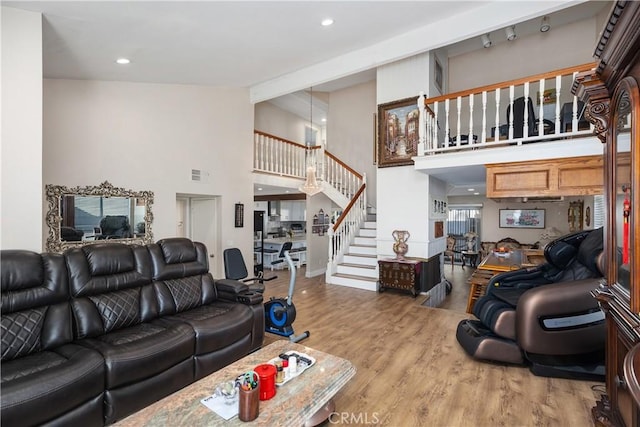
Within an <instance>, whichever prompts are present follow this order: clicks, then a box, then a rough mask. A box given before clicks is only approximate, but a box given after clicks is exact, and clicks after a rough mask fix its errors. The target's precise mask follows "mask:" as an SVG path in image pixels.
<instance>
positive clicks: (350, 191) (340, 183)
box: [253, 131, 363, 200]
mask: <svg viewBox="0 0 640 427" xmlns="http://www.w3.org/2000/svg"><path fill="white" fill-rule="evenodd" d="M307 165H314V166H315V167H316V177H317V179H318V181H319V182H320V183H322V182H326V183H327V184H328V185H329V186H331V187H332V188H333V189H335V190H336V191H338V192H340V193H341V194H342V195H343V196H344V197H346V198H347V200H351V198H352V197H353V195H354V194H355V193H356V192H357V191H358V189H359V188H360V187H361V186H362V183H363V176H362V175H361V174H359V173H358V172H356V171H354V170H353V169H352V168H350V167H349V166H348V165H347V164H346V163H344V162H343V161H341V160H340V159H338V158H337V157H336V156H334V155H333V154H331V153H330V152H329V151H326V150H324V149H323V148H322V147H321V146H312V147H306V146H304V145H302V144H298V143H297V142H293V141H288V140H286V139H283V138H280V137H277V136H273V135H269V134H268V133H264V132H260V131H254V143H253V169H254V170H255V171H258V172H263V173H269V174H275V175H279V176H284V177H289V178H300V179H305V178H306V176H307Z"/></svg>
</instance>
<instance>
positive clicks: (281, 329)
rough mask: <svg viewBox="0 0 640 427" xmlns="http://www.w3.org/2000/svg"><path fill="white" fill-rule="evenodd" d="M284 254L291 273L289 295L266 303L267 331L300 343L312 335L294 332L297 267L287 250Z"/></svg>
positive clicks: (307, 332) (306, 332)
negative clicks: (294, 296)
mask: <svg viewBox="0 0 640 427" xmlns="http://www.w3.org/2000/svg"><path fill="white" fill-rule="evenodd" d="M288 243H289V242H288ZM285 244H286V243H285ZM289 245H291V243H289ZM283 252H284V258H285V260H286V261H287V264H288V265H289V272H290V279H289V295H287V298H275V297H271V299H270V300H269V301H267V302H265V303H264V317H265V331H266V332H271V333H272V334H277V335H281V336H283V337H289V341H291V342H299V341H302V340H303V339H305V338H307V337H308V336H309V335H310V334H309V331H305V332H303V333H302V334H300V335H295V334H294V332H293V326H292V325H293V321H294V320H296V306H295V305H293V301H292V299H293V290H294V289H295V286H296V266H295V264H294V263H293V260H292V259H291V256H290V255H289V250H288V249H286V250H284V251H283Z"/></svg>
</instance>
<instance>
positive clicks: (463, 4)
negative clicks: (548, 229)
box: [1, 0, 604, 191]
mask: <svg viewBox="0 0 640 427" xmlns="http://www.w3.org/2000/svg"><path fill="white" fill-rule="evenodd" d="M1 4H2V6H7V7H14V8H19V9H25V10H30V11H35V12H40V13H42V14H43V50H44V52H43V64H44V77H45V78H65V79H88V80H114V81H132V82H148V83H172V84H193V85H209V86H231V87H246V88H248V89H249V90H250V92H251V97H252V99H255V100H260V99H274V101H273V102H275V103H278V102H280V103H281V106H282V108H287V109H295V108H300V109H301V111H303V112H304V114H307V112H308V106H307V105H305V102H304V101H305V96H304V95H303V96H300V94H298V96H297V99H296V97H294V98H293V99H290V100H288V101H287V100H284V99H282V100H275V98H276V97H277V95H276V94H278V95H283V94H286V93H293V92H297V91H298V90H300V89H302V88H307V87H310V86H313V87H314V91H315V90H317V91H331V90H336V89H340V88H344V87H348V86H350V85H353V84H356V83H361V82H364V81H369V80H372V79H374V78H375V69H376V67H377V66H379V65H381V64H384V63H388V62H392V61H394V60H397V59H401V58H402V57H408V56H411V55H413V54H417V53H420V52H423V51H427V50H430V49H436V48H447V50H448V51H449V54H460V53H463V52H466V51H469V50H471V49H480V48H481V44H480V42H479V41H478V40H479V39H478V37H477V36H479V35H481V34H483V33H486V32H491V31H501V30H502V29H503V28H504V27H505V26H507V25H513V24H516V23H517V24H518V27H517V30H518V33H519V34H526V33H527V32H533V31H537V29H536V25H537V24H536V22H537V20H539V18H540V16H542V15H551V16H552V19H551V24H552V26H553V25H559V24H560V25H561V24H562V23H566V22H570V21H571V20H577V19H584V17H586V16H593V15H594V14H595V13H597V11H599V10H601V9H602V7H604V6H603V4H604V3H603V2H595V1H589V2H585V0H576V1H569V0H545V1H525V0H519V1H516V0H513V1H477V0H473V1H431V0H423V1H353V0H352V1H344V0H343V1H277V2H276V1H242V0H241V1H193V2H186V1H185V2H183V1H128V2H127V1H124V2H116V1H34V2H26V1H4V0H2V1H1ZM576 5H577V6H576ZM585 15H586V16H585ZM327 17H331V18H333V19H334V21H335V23H334V24H333V25H332V26H330V27H322V26H321V25H320V21H321V20H322V19H324V18H327ZM392 43H393V44H392ZM390 46H391V47H390ZM119 57H127V58H129V59H130V60H131V63H130V64H128V65H124V66H121V65H117V64H116V63H115V60H116V59H117V58H119ZM352 58H355V59H352ZM289 88H293V89H292V90H288V89H289ZM270 93H271V94H273V95H274V96H269V94H270ZM286 103H292V104H293V105H290V106H288V107H285V106H284V105H285V104H286ZM295 104H298V106H297V107H296V106H295ZM322 108H323V105H322V104H321V103H317V104H316V101H315V100H314V111H318V112H321V111H322ZM324 108H326V105H325V106H324ZM317 117H318V118H319V117H320V115H318V116H317ZM314 118H315V113H314ZM483 172H484V171H480V170H469V171H468V174H465V173H462V174H461V173H459V172H458V173H457V174H454V175H451V176H447V178H450V179H454V181H452V182H453V183H454V184H455V185H458V186H462V187H464V186H465V185H466V184H467V183H469V182H472V181H466V182H463V181H461V179H462V177H465V176H466V175H469V176H467V177H466V178H468V179H470V180H476V179H477V176H479V175H480V174H482V176H484V174H483ZM443 174H445V175H446V173H445V172H443ZM445 175H443V177H442V178H444V177H445ZM462 187H461V188H462ZM465 191H466V190H465Z"/></svg>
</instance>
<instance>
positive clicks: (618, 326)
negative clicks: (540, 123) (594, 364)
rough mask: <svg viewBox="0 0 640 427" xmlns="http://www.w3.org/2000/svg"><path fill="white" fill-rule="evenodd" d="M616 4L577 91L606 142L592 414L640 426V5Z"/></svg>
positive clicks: (619, 423) (601, 420)
mask: <svg viewBox="0 0 640 427" xmlns="http://www.w3.org/2000/svg"><path fill="white" fill-rule="evenodd" d="M612 5H613V7H612V10H611V12H610V15H609V19H608V21H607V23H606V25H605V27H604V29H603V31H602V34H601V37H600V40H599V42H598V44H597V47H596V51H595V57H596V59H597V60H598V65H597V68H596V69H595V70H594V71H592V72H586V73H582V74H580V75H578V77H577V78H576V81H575V82H574V87H573V91H574V93H575V94H576V95H578V96H579V97H580V98H581V99H582V100H583V101H585V104H586V105H587V110H586V116H587V117H588V118H589V121H591V123H593V124H594V125H595V127H596V133H597V135H598V137H599V138H600V139H601V140H602V142H603V143H604V144H605V149H604V152H605V156H604V157H605V167H604V174H605V180H604V182H605V192H604V194H605V199H606V205H607V210H606V215H605V218H606V224H605V236H606V237H605V268H606V275H605V277H606V284H604V285H603V286H601V287H600V288H599V289H597V290H595V291H594V296H595V297H596V298H597V299H598V301H599V302H600V306H601V307H602V309H603V310H604V312H605V313H606V322H607V348H606V364H607V367H606V387H607V392H606V395H602V398H601V399H600V400H599V401H598V402H596V406H595V407H594V408H593V410H592V413H593V416H594V421H595V423H596V425H604V426H610V425H613V426H627V427H630V426H638V425H640V412H639V410H638V408H639V405H638V402H639V401H640V396H638V393H637V392H636V390H638V387H637V384H638V381H639V379H638V378H637V375H636V374H632V375H631V377H625V374H624V371H625V370H624V367H625V363H626V364H628V363H629V359H630V358H629V357H627V355H628V354H629V352H630V350H631V349H632V348H634V347H635V346H636V345H637V344H639V343H640V282H639V280H638V279H639V276H640V236H639V235H638V233H637V228H638V227H640V214H639V211H640V169H639V168H640V164H639V163H638V160H639V156H640V92H639V91H638V84H639V82H640V3H638V2H632V1H618V2H616V3H615V4H612ZM634 353H635V352H634ZM632 354H633V353H632ZM625 359H626V361H625ZM627 372H637V371H633V370H629V369H627Z"/></svg>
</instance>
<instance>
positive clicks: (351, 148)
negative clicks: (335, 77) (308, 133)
mask: <svg viewBox="0 0 640 427" xmlns="http://www.w3.org/2000/svg"><path fill="white" fill-rule="evenodd" d="M356 100H357V102H354V101H356ZM376 108H377V106H376V83H375V82H374V81H371V82H368V83H363V84H359V85H356V86H352V87H349V88H346V89H343V90H338V91H334V92H331V93H330V98H329V115H328V119H327V145H326V148H327V150H329V151H330V152H331V153H332V154H334V155H335V156H337V157H338V158H339V159H340V160H342V161H343V162H345V163H346V164H347V165H349V167H351V168H353V169H354V170H355V171H357V172H359V173H364V174H366V177H367V203H368V204H369V205H370V206H374V207H375V206H376V205H377V203H376V166H375V164H374V152H375V140H376V137H375V116H374V114H375V112H376Z"/></svg>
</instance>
